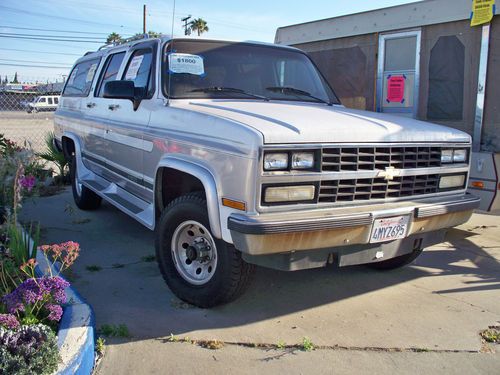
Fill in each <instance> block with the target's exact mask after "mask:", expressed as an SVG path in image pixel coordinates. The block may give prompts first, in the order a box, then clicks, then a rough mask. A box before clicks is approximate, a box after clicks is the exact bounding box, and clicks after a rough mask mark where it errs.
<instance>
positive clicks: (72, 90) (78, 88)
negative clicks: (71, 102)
mask: <svg viewBox="0 0 500 375" xmlns="http://www.w3.org/2000/svg"><path fill="white" fill-rule="evenodd" d="M99 60H100V59H94V60H87V61H84V62H81V63H79V64H77V65H76V66H75V67H74V68H73V70H72V71H71V74H70V75H69V78H68V81H67V82H66V86H65V87H64V91H63V94H62V95H63V96H87V95H88V94H89V92H90V88H91V87H92V81H93V80H94V76H95V72H96V70H97V66H98V65H99Z"/></svg>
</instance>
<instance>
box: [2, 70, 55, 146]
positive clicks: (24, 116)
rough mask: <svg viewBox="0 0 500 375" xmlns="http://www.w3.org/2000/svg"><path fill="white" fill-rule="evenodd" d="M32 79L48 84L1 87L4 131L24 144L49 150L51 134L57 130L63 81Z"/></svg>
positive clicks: (20, 143) (8, 136)
mask: <svg viewBox="0 0 500 375" xmlns="http://www.w3.org/2000/svg"><path fill="white" fill-rule="evenodd" d="M29 81H31V82H37V81H38V82H47V83H44V84H37V83H35V84H22V83H21V84H13V83H10V84H9V83H7V84H2V85H1V86H0V134H3V135H4V136H5V137H6V138H8V139H10V140H12V141H14V142H16V143H17V144H18V145H20V146H23V147H28V148H32V149H33V150H34V151H35V152H41V151H44V150H45V138H46V136H47V133H49V132H51V131H53V129H54V111H55V109H56V108H57V103H58V101H59V96H60V95H61V91H62V87H63V82H53V83H49V82H48V80H46V79H35V80H29Z"/></svg>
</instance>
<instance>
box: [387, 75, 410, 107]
mask: <svg viewBox="0 0 500 375" xmlns="http://www.w3.org/2000/svg"><path fill="white" fill-rule="evenodd" d="M405 81H406V77H405V76H404V75H399V76H393V75H391V76H388V77H387V102H388V103H403V102H404V100H405Z"/></svg>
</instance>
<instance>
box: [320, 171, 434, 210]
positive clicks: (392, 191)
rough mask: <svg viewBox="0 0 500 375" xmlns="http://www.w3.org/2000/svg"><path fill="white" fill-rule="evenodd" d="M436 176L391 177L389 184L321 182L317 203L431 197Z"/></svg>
mask: <svg viewBox="0 0 500 375" xmlns="http://www.w3.org/2000/svg"><path fill="white" fill-rule="evenodd" d="M440 177H441V175H439V174H432V175H421V176H404V177H395V178H394V180H392V181H387V180H385V179H384V178H358V179H344V180H331V181H321V184H320V189H319V195H318V202H319V203H335V202H353V201H367V200H370V199H385V198H399V197H411V196H414V195H425V194H434V193H437V192H438V189H439V178H440Z"/></svg>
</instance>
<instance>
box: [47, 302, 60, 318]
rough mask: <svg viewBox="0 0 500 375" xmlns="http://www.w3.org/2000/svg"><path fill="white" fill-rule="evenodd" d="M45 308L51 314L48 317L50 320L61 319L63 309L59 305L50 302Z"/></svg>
mask: <svg viewBox="0 0 500 375" xmlns="http://www.w3.org/2000/svg"><path fill="white" fill-rule="evenodd" d="M45 308H46V309H47V310H48V311H49V316H48V317H47V318H48V319H49V320H53V321H56V322H58V321H59V320H61V317H62V314H63V309H62V307H61V306H59V305H55V304H49V305H46V306H45Z"/></svg>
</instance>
